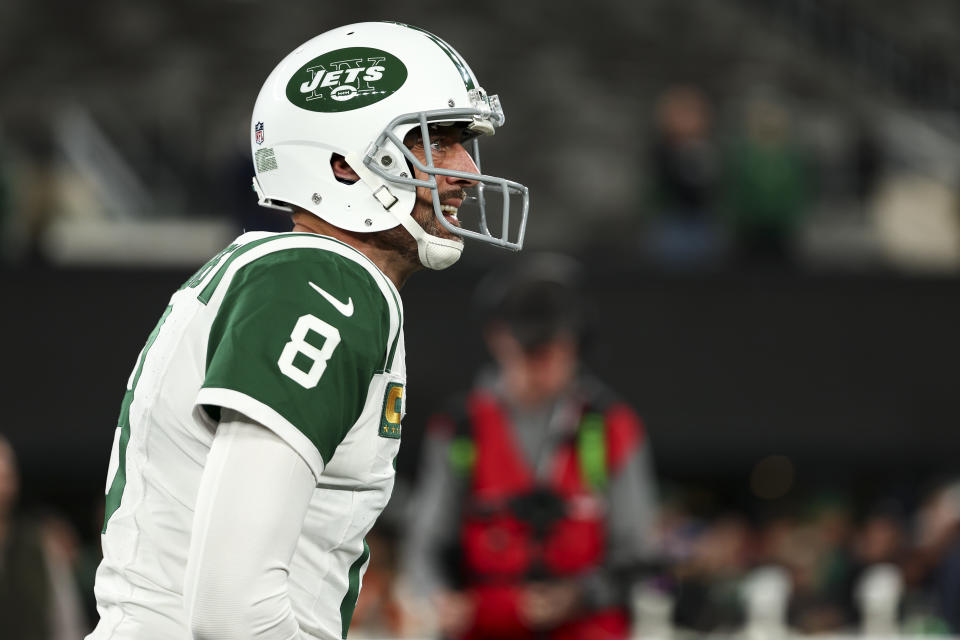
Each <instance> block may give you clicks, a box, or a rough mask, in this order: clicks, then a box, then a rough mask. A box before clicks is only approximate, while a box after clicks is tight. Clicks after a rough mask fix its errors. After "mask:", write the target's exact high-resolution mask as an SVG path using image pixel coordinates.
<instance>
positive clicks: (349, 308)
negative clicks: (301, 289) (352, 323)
mask: <svg viewBox="0 0 960 640" xmlns="http://www.w3.org/2000/svg"><path fill="white" fill-rule="evenodd" d="M307 284H309V285H310V286H311V287H313V290H314V291H316V292H317V293H319V294H320V295H322V296H323V297H324V298H325V299H326V301H327V302H329V303H330V304H332V305H333V308H334V309H336V310H337V311H339V312H340V313H342V314H343V315H345V316H347V317H348V318H349V317H350V316H352V315H353V298H347V301H346V302H340V301H339V300H337V299H336V298H334V297H333V296H332V295H330V294H329V293H327V292H326V291H324V290H323V289H321V288H320V287H318V286H317V285H315V284H313V283H312V282H308V283H307Z"/></svg>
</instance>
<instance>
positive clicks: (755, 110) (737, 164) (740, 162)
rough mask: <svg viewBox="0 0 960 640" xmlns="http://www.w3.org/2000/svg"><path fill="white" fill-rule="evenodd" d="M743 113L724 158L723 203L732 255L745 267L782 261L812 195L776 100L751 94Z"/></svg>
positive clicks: (790, 250)
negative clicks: (741, 131) (738, 132)
mask: <svg viewBox="0 0 960 640" xmlns="http://www.w3.org/2000/svg"><path fill="white" fill-rule="evenodd" d="M745 116H746V117H745V122H744V134H743V135H742V136H741V137H740V139H738V140H736V141H735V142H734V144H733V145H732V146H731V148H730V149H729V151H728V153H727V154H726V157H725V159H724V190H725V195H724V201H725V202H724V204H725V208H726V214H727V216H728V218H729V222H730V224H731V226H732V229H733V233H734V242H735V245H736V252H737V257H738V259H739V260H740V261H741V262H742V263H743V264H745V265H747V266H759V265H787V264H790V263H791V261H792V260H793V255H792V254H793V240H794V234H795V232H796V230H797V228H798V226H799V225H800V223H801V222H802V221H803V219H804V217H805V216H806V214H807V211H808V208H809V206H810V202H811V198H812V191H813V185H812V175H811V171H810V167H809V166H808V160H807V156H806V154H805V153H804V152H803V151H802V150H801V148H800V146H799V145H798V144H797V142H796V141H795V139H794V136H793V130H792V123H791V117H790V113H789V112H788V111H787V109H786V107H784V105H782V104H780V103H779V102H778V101H776V100H774V99H772V98H770V97H767V96H758V97H755V98H753V99H751V100H750V101H748V103H747V106H746V114H745Z"/></svg>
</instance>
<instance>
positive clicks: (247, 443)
mask: <svg viewBox="0 0 960 640" xmlns="http://www.w3.org/2000/svg"><path fill="white" fill-rule="evenodd" d="M221 418H222V419H221V421H220V425H219V426H218V427H217V433H216V436H215V437H214V439H213V445H212V446H211V448H210V453H209V455H208V456H207V463H206V465H205V467H204V470H203V476H202V478H201V481H200V489H199V493H198V495H197V504H196V511H195V513H194V520H193V533H192V537H191V541H190V555H189V557H188V559H187V568H186V574H185V578H184V607H185V610H186V613H187V617H188V620H189V622H190V630H191V632H192V638H194V639H195V640H219V639H221V638H222V639H225V640H226V639H229V640H248V639H250V640H299V639H300V638H301V634H300V626H299V624H298V623H297V619H296V617H295V616H294V613H293V610H292V608H291V605H290V598H289V594H288V592H287V576H288V567H289V564H290V558H291V557H292V556H293V552H294V549H295V548H296V543H297V539H298V538H299V537H300V532H301V529H302V527H303V521H304V517H305V515H306V512H307V506H308V505H309V503H310V498H311V496H312V494H313V490H314V488H315V487H316V478H315V477H314V475H313V473H312V472H311V471H310V468H309V467H308V466H307V463H306V462H305V461H304V460H303V458H301V457H300V455H299V454H298V453H297V452H296V451H294V449H293V448H292V447H290V445H288V444H287V443H286V442H285V441H284V440H282V439H281V438H280V437H279V436H278V435H276V434H275V433H273V432H272V431H270V430H269V429H267V428H265V427H263V426H262V425H260V424H258V423H256V422H253V421H252V420H250V419H249V418H247V417H245V416H243V415H241V414H239V413H237V412H235V411H230V410H226V409H225V410H224V411H223V415H222V417H221Z"/></svg>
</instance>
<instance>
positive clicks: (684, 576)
mask: <svg viewBox="0 0 960 640" xmlns="http://www.w3.org/2000/svg"><path fill="white" fill-rule="evenodd" d="M753 544H754V539H753V533H752V531H751V529H750V526H749V523H748V522H747V521H746V520H745V519H744V518H743V517H742V516H740V515H738V514H733V513H730V514H725V515H723V516H721V517H719V518H717V519H716V520H714V521H713V522H711V523H709V524H708V525H707V526H706V527H705V528H704V529H703V531H702V532H701V534H700V536H699V537H698V538H697V540H696V542H695V543H694V545H693V548H692V550H691V555H690V557H689V559H688V560H686V561H685V562H682V563H680V564H679V565H677V567H676V568H675V575H676V578H677V587H676V605H675V608H674V622H675V624H676V625H677V626H679V627H681V628H683V629H688V630H692V631H697V632H703V633H705V632H712V631H728V632H729V631H733V630H734V629H737V628H739V627H740V626H741V625H742V624H743V622H744V609H743V603H742V601H741V588H742V586H743V582H744V579H745V577H746V575H747V572H748V570H749V569H750V567H751V566H752V563H753V557H752V554H751V548H752V547H753Z"/></svg>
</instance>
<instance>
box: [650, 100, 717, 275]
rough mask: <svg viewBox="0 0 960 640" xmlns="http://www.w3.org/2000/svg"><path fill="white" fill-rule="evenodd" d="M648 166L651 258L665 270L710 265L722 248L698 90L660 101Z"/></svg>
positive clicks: (708, 128) (713, 164)
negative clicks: (652, 210) (649, 174)
mask: <svg viewBox="0 0 960 640" xmlns="http://www.w3.org/2000/svg"><path fill="white" fill-rule="evenodd" d="M650 164H651V167H650V172H651V176H652V184H651V189H652V198H653V207H654V212H653V213H654V219H653V221H652V224H651V228H650V230H649V235H648V242H649V246H648V250H649V251H650V253H651V256H652V257H653V258H654V260H656V261H657V262H658V263H659V264H661V265H664V266H668V267H689V266H701V265H706V264H713V263H715V262H716V261H717V260H718V259H719V258H720V257H721V253H722V250H723V247H724V238H723V234H722V227H721V225H720V224H718V220H717V218H716V213H717V212H716V196H717V190H718V180H719V177H720V165H719V157H718V152H717V149H716V146H715V144H714V141H713V115H712V112H711V108H710V104H709V102H708V101H707V98H706V96H705V95H704V94H703V92H702V91H700V89H699V88H697V87H693V86H674V87H670V88H669V89H667V90H666V91H665V92H664V93H663V95H662V96H661V97H660V100H659V102H658V104H657V114H656V131H655V133H654V139H653V145H652V148H651V150H650Z"/></svg>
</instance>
